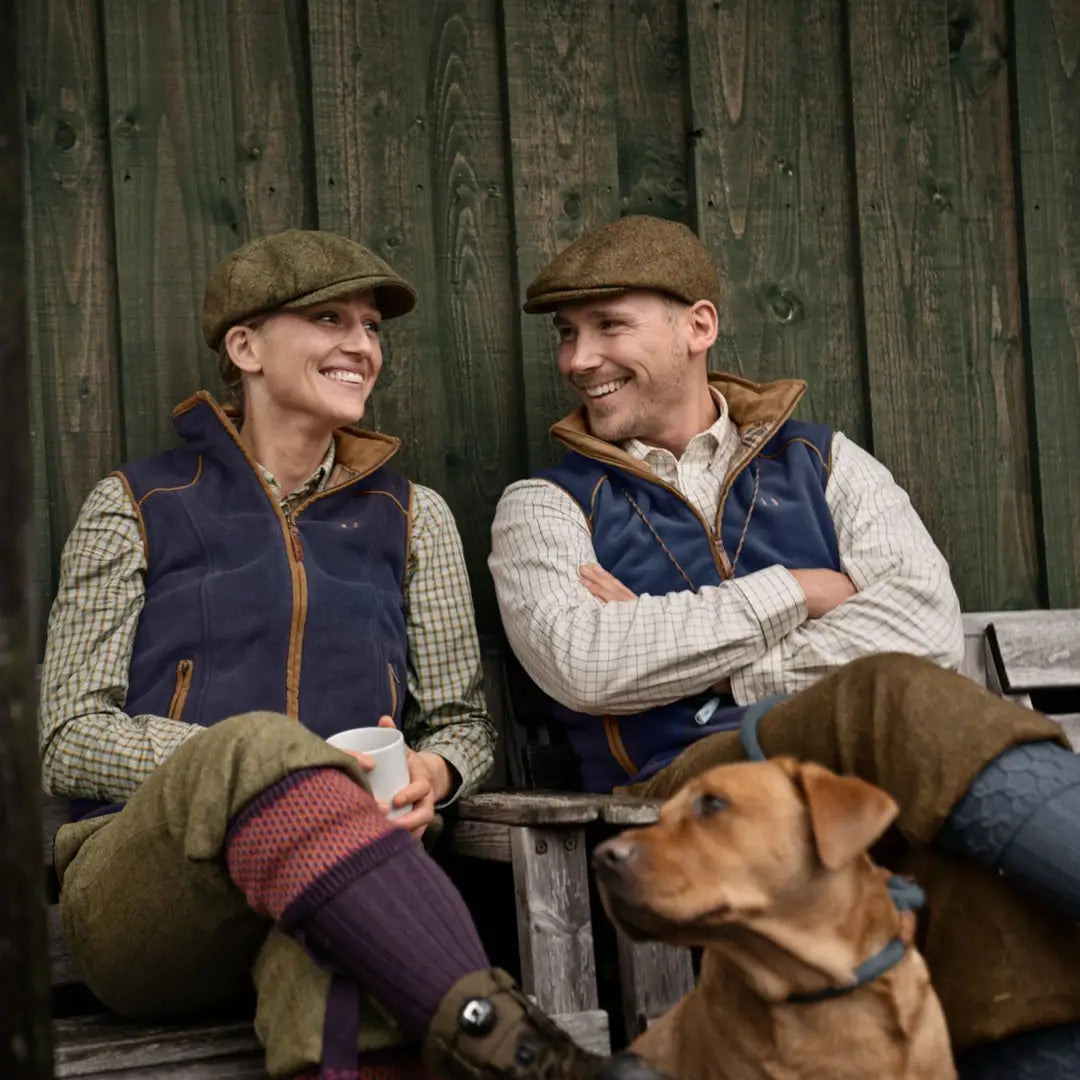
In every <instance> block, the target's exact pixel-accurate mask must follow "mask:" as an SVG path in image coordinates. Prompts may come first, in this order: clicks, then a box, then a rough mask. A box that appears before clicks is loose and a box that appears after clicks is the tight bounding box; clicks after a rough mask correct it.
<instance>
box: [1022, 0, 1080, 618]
mask: <svg viewBox="0 0 1080 1080" xmlns="http://www.w3.org/2000/svg"><path fill="white" fill-rule="evenodd" d="M1014 10H1015V19H1014V29H1015V55H1016V96H1017V112H1018V116H1019V133H1018V134H1019V148H1020V154H1019V171H1020V186H1021V191H1022V194H1023V235H1024V260H1025V271H1026V287H1027V288H1026V299H1027V318H1028V333H1029V342H1030V348H1031V357H1030V364H1031V385H1032V387H1033V405H1034V414H1035V431H1036V435H1037V439H1038V451H1037V460H1038V470H1039V485H1040V495H1041V522H1040V523H1041V526H1042V539H1043V548H1044V552H1045V560H1046V561H1045V569H1046V583H1047V590H1048V599H1049V602H1050V604H1051V606H1053V607H1076V606H1080V484H1078V483H1077V480H1076V477H1077V472H1078V470H1080V422H1078V419H1080V135H1078V118H1080V5H1077V4H1075V3H1055V2H1053V0H1024V3H1023V4H1022V5H1021V4H1016V5H1014Z"/></svg>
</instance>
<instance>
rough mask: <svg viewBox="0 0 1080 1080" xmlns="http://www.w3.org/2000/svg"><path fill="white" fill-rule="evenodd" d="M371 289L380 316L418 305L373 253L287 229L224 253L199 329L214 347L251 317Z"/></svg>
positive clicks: (331, 236) (332, 237)
mask: <svg viewBox="0 0 1080 1080" xmlns="http://www.w3.org/2000/svg"><path fill="white" fill-rule="evenodd" d="M368 289H374V290H375V303H376V304H377V305H378V308H379V311H380V312H381V313H382V316H383V318H384V319H393V318H395V317H396V316H398V315H404V314H405V313H406V312H408V311H412V309H413V308H414V307H415V306H416V290H415V289H414V288H413V287H412V286H411V285H410V284H409V283H408V282H407V281H406V280H405V279H404V278H403V277H401V276H400V275H399V274H396V273H395V272H394V270H393V269H391V267H390V266H389V265H388V264H387V263H385V262H383V260H382V259H380V258H379V256H378V255H376V254H375V253H374V252H373V251H369V250H368V249H367V248H366V247H364V246H363V245H362V244H358V243H356V241H355V240H349V239H347V238H346V237H344V236H338V235H337V234H336V233H331V232H322V231H317V230H306V229H286V230H285V231H284V232H279V233H274V234H273V235H271V236H261V237H259V238H258V239H256V240H251V241H249V242H248V243H246V244H244V245H243V247H239V248H237V249H236V251H234V252H232V253H231V254H229V255H226V256H225V258H224V259H222V260H221V262H220V263H218V265H217V266H216V267H215V268H214V271H213V273H211V275H210V280H209V281H208V282H207V285H206V295H205V297H204V298H203V316H202V328H203V336H204V337H205V338H206V343H207V344H208V345H209V346H210V348H212V349H216V348H217V347H218V346H219V345H220V344H221V339H222V338H223V337H224V336H225V331H226V330H228V329H229V327H230V326H235V325H236V324H237V323H239V322H243V320H244V319H247V318H250V317H251V316H252V315H258V314H260V313H261V312H264V311H273V310H275V309H278V308H299V307H307V306H308V305H309V304H318V303H321V302H323V301H326V300H336V299H338V298H340V297H342V296H348V295H350V294H351V293H355V292H364V291H366V290H368Z"/></svg>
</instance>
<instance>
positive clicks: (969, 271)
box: [948, 0, 1039, 610]
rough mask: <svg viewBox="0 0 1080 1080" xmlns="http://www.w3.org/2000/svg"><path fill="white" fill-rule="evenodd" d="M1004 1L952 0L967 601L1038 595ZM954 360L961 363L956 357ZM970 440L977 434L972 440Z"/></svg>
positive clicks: (962, 584) (961, 571) (1018, 601)
mask: <svg viewBox="0 0 1080 1080" xmlns="http://www.w3.org/2000/svg"><path fill="white" fill-rule="evenodd" d="M1006 6H1007V5H1006V2H1005V0H952V2H951V3H950V4H949V6H948V14H949V26H948V33H949V55H950V58H951V61H950V68H951V73H952V114H953V123H954V131H955V138H956V147H957V150H956V157H955V161H956V188H957V193H958V196H959V204H958V205H959V206H961V207H963V211H962V212H960V213H959V214H958V226H959V235H958V241H959V245H960V248H959V255H960V267H961V280H962V290H963V291H962V293H961V295H960V297H959V304H960V310H961V317H962V319H963V333H964V341H965V346H964V349H965V353H964V359H965V361H966V368H967V370H966V377H965V379H964V383H963V395H964V396H962V397H960V398H959V399H956V400H955V401H954V404H955V406H957V407H959V408H961V409H963V408H964V406H966V408H967V411H968V416H967V423H966V424H961V425H960V426H959V427H958V428H956V429H955V430H950V433H949V435H948V438H949V439H951V440H953V449H952V455H953V457H954V459H955V462H956V466H955V467H956V469H957V476H958V478H960V479H961V480H962V481H963V482H964V483H965V484H966V485H968V486H969V487H970V490H971V503H970V509H969V510H968V513H970V514H971V515H972V517H971V520H970V525H969V528H970V529H971V532H972V534H974V536H973V537H968V538H965V539H964V540H963V541H962V542H963V543H965V544H966V545H970V544H972V543H974V544H976V545H977V548H976V550H975V551H974V552H972V553H971V554H974V555H975V557H974V558H972V557H970V555H969V557H968V559H967V561H966V562H965V563H964V564H960V563H956V564H954V565H955V571H954V577H955V580H956V584H957V586H958V588H959V589H960V592H961V595H962V597H963V598H964V600H965V601H966V602H967V606H968V607H969V609H974V610H978V609H984V610H985V609H987V608H989V607H992V606H998V607H1002V608H1031V607H1037V606H1038V604H1039V559H1038V545H1037V543H1036V539H1035V535H1036V522H1035V514H1034V508H1033V503H1032V460H1031V441H1030V436H1031V433H1030V430H1029V424H1028V417H1027V414H1028V407H1027V391H1026V387H1025V365H1024V350H1023V345H1022V332H1021V316H1020V287H1019V255H1018V251H1017V230H1016V214H1017V207H1016V193H1015V185H1014V183H1013V169H1012V152H1013V125H1012V120H1011V116H1010V112H1011V110H1010V103H1009V93H1010V85H1009V82H1010V80H1009V71H1008V61H1007V45H1006V42H1007V41H1008V28H1007V26H1006ZM950 362H951V363H952V365H953V366H954V367H956V368H957V369H959V362H960V357H956V356H954V357H951V358H950ZM969 438H970V440H971V441H970V442H968V441H967V440H968V439H969Z"/></svg>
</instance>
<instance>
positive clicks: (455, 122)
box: [428, 0, 527, 630]
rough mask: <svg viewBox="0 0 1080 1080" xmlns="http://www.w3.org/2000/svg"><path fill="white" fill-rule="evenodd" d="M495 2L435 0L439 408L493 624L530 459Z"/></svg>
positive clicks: (483, 607)
mask: <svg viewBox="0 0 1080 1080" xmlns="http://www.w3.org/2000/svg"><path fill="white" fill-rule="evenodd" d="M496 15H497V11H496V2H495V0H440V2H439V3H437V4H436V5H435V7H434V10H433V17H432V37H431V46H430V51H429V57H430V61H429V63H430V67H429V74H428V87H429V88H428V114H429V115H430V117H431V120H432V126H431V138H432V181H433V184H434V189H433V190H434V197H433V205H432V209H433V213H434V225H435V283H434V284H435V295H434V296H432V297H430V299H429V302H430V303H432V304H433V305H437V311H438V318H439V325H440V327H441V338H442V345H443V356H444V364H443V368H442V380H441V393H442V408H443V409H444V410H445V413H446V418H447V431H446V435H447V444H446V447H445V459H446V468H447V488H446V490H445V491H444V492H443V494H444V495H445V496H446V497H447V499H448V500H449V502H450V506H451V508H452V509H453V511H454V516H455V518H456V519H457V523H458V528H459V529H460V531H461V534H462V540H463V542H464V545H465V554H466V557H467V560H468V565H469V574H470V577H471V579H472V585H473V594H474V596H475V598H476V606H477V619H478V622H479V624H480V627H481V629H482V630H494V629H497V628H498V626H499V616H498V611H497V608H496V604H495V590H494V586H493V585H492V582H491V575H490V574H489V573H488V569H487V555H488V552H489V551H490V550H491V519H492V517H493V516H494V512H495V504H496V503H497V502H498V499H499V496H500V495H501V494H502V492H503V489H504V488H505V487H506V486H507V484H509V483H511V482H512V481H513V480H516V479H517V478H518V477H520V476H521V475H522V474H523V472H524V471H525V469H526V464H527V463H526V459H525V436H524V431H523V430H522V424H521V417H522V414H523V409H524V403H523V392H522V384H521V368H520V362H519V359H518V355H517V300H516V297H515V295H514V291H513V281H512V278H511V277H510V275H509V274H508V273H507V267H508V266H510V265H511V263H512V260H513V257H512V253H511V231H510V199H509V197H508V194H509V193H508V190H507V175H508V167H507V161H506V143H505V139H504V136H503V131H504V120H505V117H504V114H503V112H502V104H501V102H502V97H501V93H500V89H501V86H500V55H499V49H500V42H499V36H498V21H497V17H496Z"/></svg>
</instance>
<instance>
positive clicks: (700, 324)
mask: <svg viewBox="0 0 1080 1080" xmlns="http://www.w3.org/2000/svg"><path fill="white" fill-rule="evenodd" d="M686 320H687V327H688V329H689V331H690V341H689V343H688V344H689V346H690V352H692V353H703V352H708V351H709V349H711V348H712V346H713V345H714V343H715V342H716V336H717V334H718V333H719V332H720V316H719V315H718V314H717V312H716V308H715V307H714V306H713V304H712V303H711V302H710V301H708V300H698V301H697V303H694V304H691V305H690V309H689V310H688V311H687V313H686Z"/></svg>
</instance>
